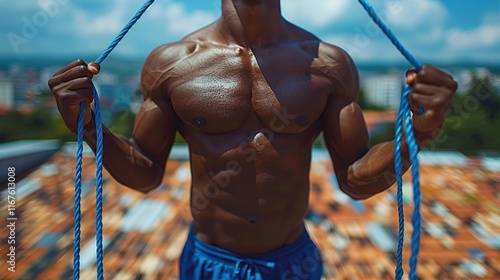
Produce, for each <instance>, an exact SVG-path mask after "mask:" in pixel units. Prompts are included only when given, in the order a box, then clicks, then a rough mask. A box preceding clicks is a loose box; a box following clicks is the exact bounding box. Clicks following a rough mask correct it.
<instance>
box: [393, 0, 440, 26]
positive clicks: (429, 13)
mask: <svg viewBox="0 0 500 280" xmlns="http://www.w3.org/2000/svg"><path fill="white" fill-rule="evenodd" d="M392 2H393V3H392V4H391V1H386V3H385V5H386V7H388V9H389V7H391V6H392V10H394V11H397V12H394V13H392V14H391V16H392V18H391V22H392V24H394V26H397V28H399V29H405V30H415V29H422V27H427V28H428V27H431V26H436V25H441V24H443V23H444V20H445V19H446V17H448V11H447V10H446V8H445V7H444V6H443V4H441V3H440V2H438V1H435V0H418V1H414V0H403V1H398V2H394V1H392Z"/></svg>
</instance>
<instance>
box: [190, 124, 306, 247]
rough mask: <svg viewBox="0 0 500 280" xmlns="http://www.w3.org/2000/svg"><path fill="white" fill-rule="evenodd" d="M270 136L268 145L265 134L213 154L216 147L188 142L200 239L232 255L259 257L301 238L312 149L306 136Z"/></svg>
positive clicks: (193, 211) (194, 213) (193, 212)
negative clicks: (200, 150) (270, 139)
mask: <svg viewBox="0 0 500 280" xmlns="http://www.w3.org/2000/svg"><path fill="white" fill-rule="evenodd" d="M308 134H310V132H309V133H308ZM272 136H273V139H272V142H271V141H269V135H267V136H266V135H264V134H263V133H256V134H255V137H254V138H253V139H252V140H251V141H250V142H247V143H245V142H242V143H241V144H240V145H238V146H236V147H232V148H231V149H228V150H227V151H224V152H221V151H215V150H214V149H217V150H218V149H219V148H221V146H220V143H219V144H218V145H217V146H218V147H215V146H212V145H210V144H209V142H210V141H206V142H203V143H200V142H198V143H193V142H191V144H194V145H191V170H192V176H193V180H192V192H191V211H192V214H193V218H194V224H193V226H194V230H195V233H196V235H197V236H198V237H199V238H200V239H201V240H203V241H205V242H207V243H209V244H212V245H215V246H218V247H220V248H224V249H227V250H229V251H232V252H235V253H240V254H260V253H266V252H270V251H273V250H276V249H279V248H281V247H283V246H286V245H288V244H291V243H292V242H294V241H295V240H297V239H298V238H299V237H300V235H301V234H302V233H303V230H304V224H303V218H304V215H305V212H306V210H307V207H308V195H309V166H310V151H311V145H310V143H304V135H302V137H301V136H300V135H272ZM214 137H216V136H214ZM305 138H310V137H305ZM197 139H200V138H198V137H197ZM203 139H208V138H207V137H204V138H203ZM226 139H227V138H226ZM216 142H217V141H216ZM307 142H312V141H307ZM225 143H226V145H230V144H231V141H230V140H229V142H225ZM210 146H211V147H210ZM198 149H202V150H204V152H202V153H197V150H198ZM211 149H212V151H210V150H211ZM211 152H213V153H211Z"/></svg>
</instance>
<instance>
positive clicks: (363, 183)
mask: <svg viewBox="0 0 500 280" xmlns="http://www.w3.org/2000/svg"><path fill="white" fill-rule="evenodd" d="M346 59H347V60H348V61H346V63H345V65H346V67H343V68H344V69H343V70H342V71H347V72H352V73H357V70H356V68H355V66H354V64H353V63H352V61H351V60H350V58H349V57H348V56H346ZM340 76H341V77H346V75H345V74H341V75H340ZM347 77H355V78H354V79H351V80H348V79H345V78H344V79H342V82H340V80H341V79H336V80H337V81H339V83H338V84H336V85H334V88H335V93H334V95H332V97H331V98H330V100H329V102H328V104H327V108H326V109H325V114H324V118H325V119H324V128H323V132H324V138H325V143H326V145H327V148H328V150H329V152H330V155H331V157H332V161H333V164H334V166H335V173H336V176H337V179H338V182H339V185H340V188H341V189H342V190H343V191H344V192H345V193H346V194H348V195H349V196H351V197H352V198H354V199H366V198H369V197H371V196H373V195H375V194H378V193H380V192H383V191H384V190H386V189H387V188H389V187H390V186H392V185H393V184H394V182H395V176H394V141H389V142H384V143H380V144H377V145H375V146H373V147H371V148H369V147H368V133H367V128H366V124H365V121H364V118H363V115H362V113H361V109H360V107H359V106H358V104H357V103H356V100H357V97H358V79H357V75H347ZM407 83H408V84H412V85H413V90H412V91H411V93H410V96H409V98H410V107H411V110H412V112H413V113H414V114H413V125H414V131H415V135H416V138H417V142H418V143H419V147H420V148H422V147H423V146H424V145H425V144H426V143H428V142H430V141H432V140H433V139H434V138H435V137H437V134H438V133H439V131H440V129H441V127H442V125H443V122H444V119H445V117H446V113H447V111H448V108H449V105H450V102H451V99H452V97H453V94H454V92H455V91H456V89H457V84H456V82H455V81H454V80H453V78H452V77H451V76H450V75H448V74H447V73H445V72H443V71H442V70H440V69H438V68H435V67H433V66H429V65H425V66H424V67H423V68H422V70H421V71H420V72H419V73H418V74H417V73H416V72H415V71H413V70H410V71H408V72H407ZM419 107H422V108H424V109H425V113H424V114H422V115H419V114H418V108H419ZM403 142H404V141H403ZM401 152H402V157H403V163H404V164H403V172H406V170H408V168H409V164H408V162H409V160H408V149H407V147H406V144H404V145H403V147H402V149H401Z"/></svg>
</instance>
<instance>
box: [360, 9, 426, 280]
mask: <svg viewBox="0 0 500 280" xmlns="http://www.w3.org/2000/svg"><path fill="white" fill-rule="evenodd" d="M358 1H359V3H360V4H361V5H362V6H363V8H364V9H365V10H366V11H367V13H368V15H369V16H370V17H371V18H372V20H373V22H375V23H376V24H377V25H378V26H379V27H380V29H381V30H382V32H384V34H385V35H386V36H387V38H389V40H391V42H392V44H393V45H394V46H395V47H396V48H397V49H398V50H399V52H400V53H401V54H402V55H403V56H404V57H405V58H406V60H408V62H410V63H411V64H412V65H413V67H415V69H416V70H417V72H418V71H420V69H421V68H422V64H421V63H420V62H418V61H417V60H416V59H415V57H414V56H413V55H412V54H411V53H410V52H409V51H408V50H407V49H406V48H405V47H404V46H403V44H401V42H400V41H399V40H398V38H397V37H396V35H394V33H393V32H392V31H391V30H390V29H389V27H388V26H387V25H386V24H385V23H384V22H383V21H382V19H381V18H380V17H379V16H378V15H377V13H376V12H375V10H374V9H373V7H372V6H371V5H370V4H369V3H368V2H367V1H366V0H358ZM410 91H411V86H406V87H405V89H404V91H403V94H402V97H401V105H400V107H399V112H398V117H397V120H396V131H395V143H394V169H395V173H396V181H397V185H398V188H397V192H398V194H397V202H398V223H399V234H398V248H397V253H396V271H395V278H396V279H401V278H402V277H403V275H404V270H403V243H404V209H403V179H402V177H403V174H402V173H403V171H402V170H403V163H402V157H401V145H402V143H401V142H402V138H403V126H404V131H405V134H406V142H407V145H408V149H409V152H410V164H412V180H413V181H412V183H413V200H414V202H413V204H414V212H413V215H412V225H413V231H412V239H411V248H412V250H411V256H410V275H409V276H410V279H411V280H416V279H417V263H418V252H419V248H420V222H421V214H420V197H421V193H420V179H419V165H418V145H417V142H416V140H415V135H414V133H413V127H412V120H411V111H410V105H409V100H408V96H409V94H410ZM418 110H419V113H420V114H423V113H424V110H423V108H418Z"/></svg>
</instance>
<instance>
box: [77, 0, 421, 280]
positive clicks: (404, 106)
mask: <svg viewBox="0 0 500 280" xmlns="http://www.w3.org/2000/svg"><path fill="white" fill-rule="evenodd" d="M358 1H359V3H360V4H361V5H362V6H363V8H364V9H365V10H366V11H367V12H368V14H369V15H370V17H371V18H372V19H373V21H374V22H375V23H376V24H377V25H378V26H379V27H380V29H381V30H382V31H383V32H384V34H385V35H386V36H387V37H388V38H389V39H390V40H391V42H392V44H394V46H395V47H396V48H397V49H398V50H399V51H400V52H401V54H402V55H403V56H404V57H405V58H406V59H407V60H408V61H409V62H410V63H411V64H412V65H413V66H414V67H415V69H416V70H417V71H419V70H420V69H421V68H422V64H420V63H419V62H418V61H417V60H416V59H415V57H413V55H412V54H411V53H410V52H409V51H408V50H407V49H406V48H405V47H404V46H403V45H402V44H401V42H399V40H398V39H397V38H396V36H395V35H394V33H392V31H391V30H390V29H389V27H387V25H385V24H384V22H383V21H382V20H381V19H380V17H379V16H378V15H377V13H376V12H375V10H374V9H373V7H372V6H371V5H370V4H369V3H368V1H365V0H358ZM153 2H154V0H149V1H147V2H146V3H145V4H144V5H143V6H142V7H141V8H140V9H139V11H137V13H136V14H135V15H134V17H133V18H132V19H131V20H130V21H129V22H128V23H127V25H126V26H125V27H124V28H123V29H122V30H121V31H120V33H119V34H118V35H117V36H116V38H115V39H114V40H113V41H112V42H111V44H110V45H109V46H108V48H106V50H105V51H104V52H103V53H102V54H101V55H100V56H99V57H98V58H97V59H96V61H95V62H97V63H98V64H100V63H102V62H103V61H104V60H105V59H106V58H107V57H108V55H109V54H110V53H111V51H113V49H114V48H115V47H116V46H117V45H118V43H119V42H120V41H121V40H122V39H123V37H124V36H125V34H127V32H128V31H129V30H130V29H131V28H132V26H133V25H134V24H135V23H136V22H137V20H138V19H139V18H140V17H141V16H142V15H143V14H144V12H145V11H146V10H147V9H148V8H149V6H151V4H153ZM410 91H411V86H406V87H405V89H404V91H403V95H402V98H401V105H400V107H399V112H398V116H397V119H396V132H395V149H394V167H395V172H396V181H397V185H398V188H397V192H398V194H397V201H398V218H399V236H398V249H397V255H396V258H397V263H396V279H401V278H402V277H403V274H404V270H403V241H404V212H403V180H402V177H403V174H402V173H403V171H402V170H403V163H402V158H401V145H402V139H403V131H404V133H405V134H406V141H407V145H408V149H409V152H410V163H411V164H412V166H413V167H412V177H413V199H414V212H413V215H412V224H413V232H412V238H411V248H412V251H411V256H410V274H409V275H410V279H411V280H416V279H417V263H418V250H419V248H420V222H421V215H420V197H421V193H420V180H419V168H418V145H417V142H416V140H415V136H414V134H413V128H412V122H411V111H410V105H409V101H408V95H409V93H410ZM93 96H94V115H95V117H94V119H95V126H96V134H97V143H96V158H95V160H96V221H95V227H96V234H95V236H96V238H95V239H96V258H97V261H96V262H97V279H99V280H103V279H104V265H103V245H102V202H103V197H102V188H103V184H102V167H103V163H102V160H103V138H102V133H103V131H102V121H101V111H100V106H99V95H98V93H97V90H96V88H95V86H93ZM83 109H84V103H83V102H82V103H80V114H79V117H78V136H77V152H76V173H75V197H74V217H75V222H74V247H73V253H74V254H73V278H74V279H80V227H81V209H80V203H81V200H80V197H81V185H82V158H83ZM421 113H423V112H422V111H421Z"/></svg>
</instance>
